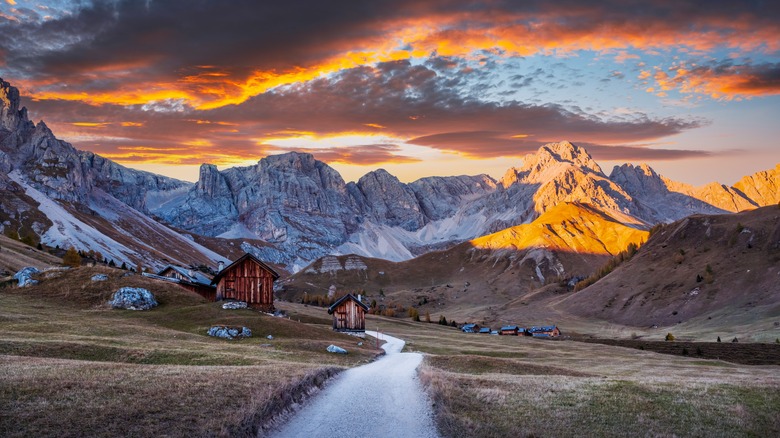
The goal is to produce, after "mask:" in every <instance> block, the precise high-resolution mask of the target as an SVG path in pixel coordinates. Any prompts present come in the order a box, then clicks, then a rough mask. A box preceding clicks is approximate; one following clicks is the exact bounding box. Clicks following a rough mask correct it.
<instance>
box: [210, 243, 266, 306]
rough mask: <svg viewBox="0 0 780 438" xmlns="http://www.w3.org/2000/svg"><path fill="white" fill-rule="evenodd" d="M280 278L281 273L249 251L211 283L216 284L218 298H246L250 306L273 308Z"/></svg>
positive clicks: (238, 299) (242, 299) (219, 273)
mask: <svg viewBox="0 0 780 438" xmlns="http://www.w3.org/2000/svg"><path fill="white" fill-rule="evenodd" d="M277 278H279V274H277V273H276V271H274V270H273V268H271V267H270V266H268V265H266V264H265V263H263V262H262V261H260V260H259V259H258V258H257V257H255V256H253V255H252V254H248V253H247V254H244V255H243V256H241V257H240V258H239V259H238V260H236V261H235V262H233V263H231V264H230V265H229V266H227V267H225V269H223V270H221V271H219V272H218V273H217V275H216V276H215V277H214V279H213V280H212V281H211V284H215V285H216V286H217V293H216V299H217V301H222V300H236V301H244V302H246V303H247V304H248V305H249V306H250V307H253V308H256V309H260V310H263V311H265V312H272V311H273V310H274V281H276V279H277Z"/></svg>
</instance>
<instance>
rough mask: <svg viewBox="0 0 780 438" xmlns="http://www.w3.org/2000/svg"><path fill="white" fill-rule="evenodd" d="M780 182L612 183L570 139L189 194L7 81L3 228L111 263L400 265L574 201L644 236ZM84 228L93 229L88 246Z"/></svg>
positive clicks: (320, 166) (310, 165)
mask: <svg viewBox="0 0 780 438" xmlns="http://www.w3.org/2000/svg"><path fill="white" fill-rule="evenodd" d="M779 174H780V167H777V168H775V169H774V170H769V171H766V172H759V173H756V174H755V175H752V176H749V177H745V178H743V180H741V181H740V182H739V183H737V184H736V185H735V186H734V187H728V186H724V185H721V184H717V183H713V184H709V185H707V186H704V187H699V188H696V187H692V186H689V185H686V184H682V183H677V182H674V181H671V180H669V179H667V178H665V177H663V176H661V175H658V174H657V173H656V172H655V171H654V170H653V169H651V168H650V167H649V166H646V165H640V166H634V165H631V164H626V165H623V166H617V167H615V169H613V171H612V173H611V174H610V175H609V176H607V175H606V174H604V172H603V171H602V169H601V167H600V166H599V165H598V163H596V162H595V161H594V160H593V158H592V157H591V156H590V154H588V152H587V151H586V150H585V149H584V148H582V147H579V146H577V145H575V144H572V143H569V142H565V141H564V142H559V143H550V144H547V145H544V146H542V147H541V148H540V149H539V150H538V151H537V152H535V153H533V154H528V155H526V156H525V157H524V158H523V159H522V164H521V165H520V166H518V167H513V168H511V169H509V170H508V171H507V172H506V174H505V175H504V177H503V178H502V179H501V180H500V181H496V180H494V179H492V178H491V177H489V176H487V175H476V176H452V177H428V178H423V179H420V180H418V181H415V182H412V183H409V184H406V183H403V182H401V181H399V180H398V178H396V177H395V176H393V175H391V174H390V173H388V172H387V171H385V170H383V169H379V170H376V171H373V172H370V173H368V174H366V175H365V176H363V177H362V178H360V179H359V180H358V181H357V182H349V183H347V182H345V181H344V180H343V178H342V177H341V175H339V173H338V172H337V171H336V170H334V169H333V168H331V167H330V166H328V165H327V164H325V163H323V162H321V161H318V160H316V159H315V158H314V157H313V156H312V155H310V154H304V153H297V152H290V153H287V154H283V155H276V156H268V157H265V158H263V159H261V160H260V161H259V162H258V163H257V164H256V165H253V166H247V167H236V168H231V169H226V170H223V171H219V170H218V169H217V168H216V166H214V165H210V164H204V165H202V166H201V169H200V175H199V179H198V181H197V183H195V184H191V183H186V182H183V181H178V180H175V179H171V178H166V177H163V176H159V175H154V174H151V173H148V172H141V171H136V170H133V169H128V168H126V167H123V166H121V165H119V164H116V163H114V162H113V161H111V160H107V159H105V158H103V157H100V156H99V155H95V154H93V153H91V152H84V151H78V150H76V149H75V148H73V147H72V146H71V145H70V144H69V143H66V142H64V141H62V140H59V139H57V138H56V137H55V136H54V134H53V133H52V132H51V130H50V129H49V128H48V127H47V126H46V125H45V123H44V122H42V121H41V122H39V123H37V124H35V123H33V122H32V121H30V120H29V119H28V116H27V111H26V109H25V108H23V107H21V105H20V97H19V92H18V91H17V90H16V89H15V88H14V87H11V86H10V84H8V83H7V82H2V80H0V189H2V190H3V192H4V198H3V202H2V204H0V219H2V222H0V227H2V229H3V230H6V229H10V228H14V229H18V230H20V231H21V232H24V233H33V234H35V235H37V236H39V237H40V238H42V239H44V241H48V242H52V243H57V244H62V245H71V244H72V245H74V246H80V247H83V249H99V250H101V252H105V251H113V253H115V254H116V255H117V256H118V257H122V258H124V259H128V260H130V259H133V258H139V257H146V256H145V255H144V254H149V257H152V258H153V259H157V260H159V259H161V258H165V257H164V256H162V255H160V254H157V253H156V252H155V251H156V249H155V247H157V246H159V244H158V243H157V242H158V241H166V239H167V238H161V237H160V236H161V235H160V234H159V233H162V234H164V235H169V234H170V233H173V234H172V236H173V235H175V236H179V235H178V233H175V232H174V231H172V230H171V229H170V228H169V226H172V227H175V228H177V229H182V230H185V231H186V232H188V233H192V234H198V235H203V236H210V237H214V238H223V239H239V241H241V242H242V243H241V244H240V247H241V248H242V249H243V250H246V251H250V252H254V253H255V254H256V255H258V256H260V257H262V258H264V259H266V260H268V261H271V262H274V263H278V264H283V265H287V266H288V267H289V268H291V269H293V270H296V269H299V268H302V267H304V266H306V265H307V264H308V263H310V262H311V261H313V260H315V259H317V258H318V257H322V256H324V255H327V254H350V253H355V254H359V255H363V256H371V257H379V258H384V259H388V260H395V261H400V260H407V259H411V258H413V257H414V256H417V255H420V254H424V253H426V252H430V251H431V250H434V249H442V248H448V247H451V246H453V245H455V244H458V243H460V242H465V241H468V240H471V239H474V238H476V237H479V236H484V235H486V234H490V233H494V232H498V231H501V230H504V229H506V228H510V227H513V226H517V225H521V224H527V223H530V222H531V221H533V220H535V219H536V218H538V217H539V216H540V215H542V214H544V213H545V212H547V211H549V210H550V209H552V208H553V207H555V206H556V205H560V204H562V203H567V202H573V203H578V204H582V205H588V206H590V207H589V208H593V209H596V210H598V211H601V212H604V213H606V214H607V215H609V216H610V217H612V218H614V219H615V220H617V221H619V222H621V223H623V224H626V225H629V226H631V227H634V228H646V227H649V226H651V225H652V224H655V223H658V222H670V221H673V220H677V219H680V218H682V217H685V216H688V215H690V214H694V213H708V214H712V213H723V212H736V211H740V210H744V209H749V208H755V207H757V206H761V205H767V204H772V203H777V202H778V200H779V199H778V197H780V195H779V194H778V193H779V192H780V190H778V187H779V183H778V179H779V178H780V175H779ZM54 201H56V202H54ZM52 202H54V203H53V204H52ZM36 203H37V204H40V205H41V206H36ZM61 208H64V209H65V210H64V211H65V213H63V211H62V210H60V209H61ZM42 209H43V210H45V211H43V210H42ZM61 214H70V215H76V216H78V215H83V217H81V216H79V217H78V218H75V219H77V220H71V219H68V221H66V222H68V224H69V225H66V224H64V222H63V220H62V218H60V217H56V216H57V215H61ZM152 217H154V218H155V219H152ZM25 218H27V219H25ZM131 219H132V220H131ZM157 220H159V221H162V222H163V224H160V223H159V222H157ZM94 221H101V222H100V224H94V223H92V222H94ZM129 222H132V223H133V224H134V225H132V226H130V225H127V223H129ZM23 224H26V228H25V227H23V226H22V225H23ZM90 224H92V225H90ZM141 224H143V225H141ZM82 225H83V226H82ZM98 225H99V226H98ZM86 226H92V227H93V228H94V227H97V228H96V229H97V231H94V232H92V231H90V232H89V233H86V234H85V232H84V231H83V230H84V228H85V227H86ZM112 229H113V230H114V231H111V230H112ZM79 230H81V231H79ZM100 230H103V231H100ZM153 230H156V231H153ZM95 233H97V234H102V235H105V234H106V233H107V234H112V233H115V234H116V235H117V236H118V235H121V236H123V239H120V240H123V241H125V242H124V243H123V244H122V245H119V243H118V242H117V239H118V237H117V238H111V239H108V240H105V239H103V240H101V243H96V241H95V239H93V238H92V237H94V236H92V237H90V236H91V235H93V234H95ZM87 235H90V236H87ZM152 235H153V236H156V237H155V238H154V239H151V240H150V239H149V236H152ZM74 236H81V237H74ZM104 237H105V236H104ZM133 238H135V239H136V240H138V241H139V242H142V243H143V242H146V243H143V245H141V247H142V249H139V248H135V247H136V246H138V245H136V244H134V243H131V241H132V240H133ZM171 238H172V239H174V240H173V241H175V238H174V237H171ZM173 241H171V242H173ZM233 243H234V242H233ZM172 244H173V243H172ZM92 246H98V247H100V248H91V247H92ZM173 246H174V247H176V246H180V245H178V244H175V245H173ZM185 246H190V247H191V246H192V245H189V244H188V245H185ZM130 247H134V248H135V249H128V248H130ZM117 248H121V249H117ZM196 252H200V253H202V254H205V253H204V252H203V251H202V250H200V249H197V250H196ZM163 253H166V254H168V253H170V251H169V250H165V251H163ZM121 254H125V255H121ZM207 257H211V258H214V257H216V255H215V254H208V256H207Z"/></svg>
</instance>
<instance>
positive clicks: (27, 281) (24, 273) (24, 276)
mask: <svg viewBox="0 0 780 438" xmlns="http://www.w3.org/2000/svg"><path fill="white" fill-rule="evenodd" d="M39 272H41V271H39V270H38V269H37V268H34V267H32V266H27V267H26V268H22V269H21V270H20V271H19V272H17V273H16V274H14V280H16V281H18V282H19V287H25V286H30V285H33V284H38V280H33V279H32V275H33V274H37V273H39Z"/></svg>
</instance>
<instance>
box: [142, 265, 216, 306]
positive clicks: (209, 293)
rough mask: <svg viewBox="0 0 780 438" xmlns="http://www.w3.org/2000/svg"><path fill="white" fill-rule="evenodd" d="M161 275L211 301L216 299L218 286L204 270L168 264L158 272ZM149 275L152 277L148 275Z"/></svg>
mask: <svg viewBox="0 0 780 438" xmlns="http://www.w3.org/2000/svg"><path fill="white" fill-rule="evenodd" d="M156 275H157V276H159V277H166V278H170V279H171V281H173V282H175V283H176V284H178V285H179V286H181V287H183V288H184V289H187V290H189V291H192V292H195V293H197V294H198V295H200V296H202V297H203V298H205V299H207V300H209V301H215V300H216V291H217V290H216V288H214V286H212V285H211V279H210V278H209V277H207V276H206V275H205V274H203V273H202V272H199V271H196V270H193V269H188V268H182V267H181V266H174V265H168V266H166V267H165V268H163V269H162V270H161V271H160V272H158V273H157V274H156ZM147 277H151V276H150V275H147Z"/></svg>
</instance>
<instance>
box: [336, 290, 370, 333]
mask: <svg viewBox="0 0 780 438" xmlns="http://www.w3.org/2000/svg"><path fill="white" fill-rule="evenodd" d="M367 311H368V306H367V305H365V304H363V303H362V302H361V301H360V300H359V299H357V298H355V297H354V296H353V295H352V294H347V295H344V296H343V297H341V298H339V299H338V300H336V302H335V303H333V305H332V306H330V307H329V308H328V314H329V315H333V330H336V331H338V332H365V331H366V312H367Z"/></svg>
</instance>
